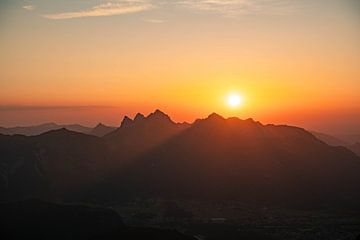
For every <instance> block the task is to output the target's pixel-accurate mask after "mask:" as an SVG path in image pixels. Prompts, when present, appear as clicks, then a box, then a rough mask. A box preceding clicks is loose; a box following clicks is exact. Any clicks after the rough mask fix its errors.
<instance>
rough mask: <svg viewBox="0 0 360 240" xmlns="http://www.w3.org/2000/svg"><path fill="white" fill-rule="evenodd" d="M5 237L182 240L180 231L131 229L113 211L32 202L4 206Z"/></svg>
mask: <svg viewBox="0 0 360 240" xmlns="http://www.w3.org/2000/svg"><path fill="white" fill-rule="evenodd" d="M0 213H1V214H0V219H1V220H2V221H1V222H2V232H1V233H2V236H6V239H10V240H15V239H16V240H21V239H44V240H45V239H55V240H57V239H59V240H63V239H80V240H81V239H124V240H127V239H129V240H130V239H160V240H161V239H164V240H165V239H166V240H168V239H175V240H176V239H178V240H192V239H193V238H191V237H187V236H185V235H183V234H180V233H179V232H176V231H170V230H159V229H148V228H129V227H127V226H125V225H124V224H123V223H122V221H121V218H120V217H119V216H118V215H117V214H116V213H115V212H114V211H112V210H109V209H105V208H94V207H88V206H82V205H61V204H54V203H48V202H43V201H39V200H28V201H24V202H16V203H7V204H0Z"/></svg>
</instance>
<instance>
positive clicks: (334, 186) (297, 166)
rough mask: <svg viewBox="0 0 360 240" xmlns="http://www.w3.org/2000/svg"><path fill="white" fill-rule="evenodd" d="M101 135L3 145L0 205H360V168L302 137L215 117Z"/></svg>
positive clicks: (145, 121) (289, 129)
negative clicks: (175, 201)
mask: <svg viewBox="0 0 360 240" xmlns="http://www.w3.org/2000/svg"><path fill="white" fill-rule="evenodd" d="M98 129H104V127H103V126H98ZM107 130H109V129H107ZM99 132H101V134H100V133H99V136H101V135H104V136H103V137H97V136H92V135H89V134H84V133H78V132H73V131H70V130H67V129H65V128H61V129H58V130H52V131H49V132H46V133H43V134H40V135H37V136H21V135H13V136H9V135H0V156H1V163H0V179H1V181H0V186H1V189H0V191H1V192H2V194H1V196H2V198H4V199H7V200H14V199H24V198H29V197H38V198H43V199H62V200H69V201H73V200H76V199H81V200H86V201H102V202H104V201H114V200H121V199H125V198H127V199H128V198H139V197H140V198H191V199H230V200H231V199H236V200H241V201H245V202H251V203H256V204H262V205H268V204H271V205H279V206H298V207H304V208H307V207H331V206H344V207H345V206H346V207H356V206H358V204H357V203H358V201H359V200H360V184H359V182H360V175H359V172H360V158H359V157H358V156H356V155H355V154H354V153H353V152H351V151H350V150H348V149H347V148H345V147H342V146H330V145H328V144H326V143H325V142H323V141H321V140H319V139H318V138H316V137H315V136H314V135H313V134H311V133H310V132H308V131H306V130H304V129H302V128H298V127H293V126H286V125H272V124H268V125H263V124H261V123H260V122H257V121H254V120H253V119H247V120H241V119H238V118H234V117H233V118H227V119H226V118H223V117H222V116H220V115H218V114H216V113H213V114H211V115H209V116H208V117H207V118H205V119H198V120H196V121H195V122H194V123H192V124H187V123H175V122H173V121H172V120H171V118H170V117H169V116H168V115H166V114H165V113H163V112H161V111H160V110H156V111H155V112H153V113H151V114H149V115H148V116H144V115H142V114H137V115H136V117H135V118H134V119H130V118H129V117H124V119H123V121H122V123H121V125H120V126H119V127H118V128H117V129H115V130H114V131H109V132H108V133H106V131H99Z"/></svg>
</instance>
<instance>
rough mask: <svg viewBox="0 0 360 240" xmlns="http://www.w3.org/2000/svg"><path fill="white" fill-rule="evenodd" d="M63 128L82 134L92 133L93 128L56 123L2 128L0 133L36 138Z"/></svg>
mask: <svg viewBox="0 0 360 240" xmlns="http://www.w3.org/2000/svg"><path fill="white" fill-rule="evenodd" d="M61 128H66V129H68V130H70V131H74V132H80V133H90V131H91V130H92V129H91V128H88V127H84V126H82V125H79V124H69V125H59V124H56V123H44V124H40V125H35V126H27V127H13V128H4V127H0V133H1V134H5V135H15V134H21V135H25V136H35V135H39V134H42V133H45V132H48V131H51V130H57V129H61Z"/></svg>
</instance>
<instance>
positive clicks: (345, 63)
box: [0, 0, 360, 131]
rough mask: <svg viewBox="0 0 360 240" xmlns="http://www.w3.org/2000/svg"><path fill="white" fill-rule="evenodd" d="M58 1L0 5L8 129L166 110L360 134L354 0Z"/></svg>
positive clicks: (186, 116)
mask: <svg viewBox="0 0 360 240" xmlns="http://www.w3.org/2000/svg"><path fill="white" fill-rule="evenodd" d="M277 1H278V0H277ZM277 1H275V2H277ZM279 1H280V0H279ZM57 2H58V1H45V0H33V1H27V2H26V4H24V3H23V2H22V1H18V0H15V1H6V2H4V3H0V16H1V20H0V21H1V22H2V24H1V25H0V52H1V55H0V65H1V69H2V70H1V72H0V104H1V105H0V126H16V125H29V124H35V123H42V122H47V121H57V122H61V123H72V122H74V121H76V122H78V123H82V124H86V125H92V126H94V125H96V124H97V123H98V122H104V123H107V124H110V125H118V124H119V123H120V121H121V119H122V116H123V115H125V114H128V115H135V114H136V113H137V112H143V113H150V112H151V111H153V110H154V109H157V108H160V109H163V110H164V111H166V112H168V113H169V114H171V116H173V118H174V120H176V121H188V122H192V121H194V120H195V119H196V118H198V117H200V116H202V117H204V116H207V114H209V113H211V112H214V111H215V112H218V113H219V114H223V115H224V116H227V117H230V116H233V115H235V116H238V117H240V118H249V117H253V118H255V119H257V120H259V121H262V122H275V123H288V124H298V125H300V126H303V127H306V128H317V127H318V126H320V127H323V128H324V130H335V129H336V131H343V130H342V128H343V127H344V128H349V129H351V131H355V130H356V131H360V127H356V125H357V124H356V123H355V120H354V119H356V118H357V117H359V114H360V109H359V106H360V96H359V92H360V81H359V79H360V67H359V62H360V54H354V53H357V52H360V44H359V43H360V24H359V18H358V14H357V11H356V10H355V9H358V4H357V3H356V2H357V1H353V0H345V1H339V0H326V1H325V0H319V1H308V0H306V1H295V0H294V1H288V0H281V2H282V3H281V4H280V3H279V4H275V3H273V1H252V0H246V1H223V2H222V1H211V2H209V1H202V0H200V1H164V3H162V4H159V1H154V0H149V1H121V0H120V1H102V0H100V1H77V2H76V3H75V2H73V1H68V2H66V4H65V3H61V1H59V3H57ZM283 2H286V3H287V4H284V3H283ZM279 6H281V7H279ZM232 89H241V91H242V94H244V96H241V95H239V96H232V97H229V99H227V100H225V102H224V98H227V94H228V93H229V90H230V91H231V90H232ZM243 100H245V101H246V103H243ZM79 109H81V110H79ZM320 113H321V114H320ZM315 115H316V117H317V118H316V119H315V117H314V116H315ZM297 116H301V117H300V118H297ZM323 116H331V118H328V117H323ZM323 118H324V119H326V120H328V121H329V122H327V126H326V127H325V125H324V124H319V122H321V119H323ZM294 119H296V121H293V120H294ZM299 119H301V120H299ZM329 119H331V120H329ZM350 126H351V127H350ZM325 128H326V129H325ZM347 131H349V130H347Z"/></svg>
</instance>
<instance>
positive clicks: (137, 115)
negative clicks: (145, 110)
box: [134, 113, 145, 122]
mask: <svg viewBox="0 0 360 240" xmlns="http://www.w3.org/2000/svg"><path fill="white" fill-rule="evenodd" d="M143 119H145V116H144V115H143V114H141V113H137V114H136V115H135V118H134V121H135V122H137V121H141V120H143Z"/></svg>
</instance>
